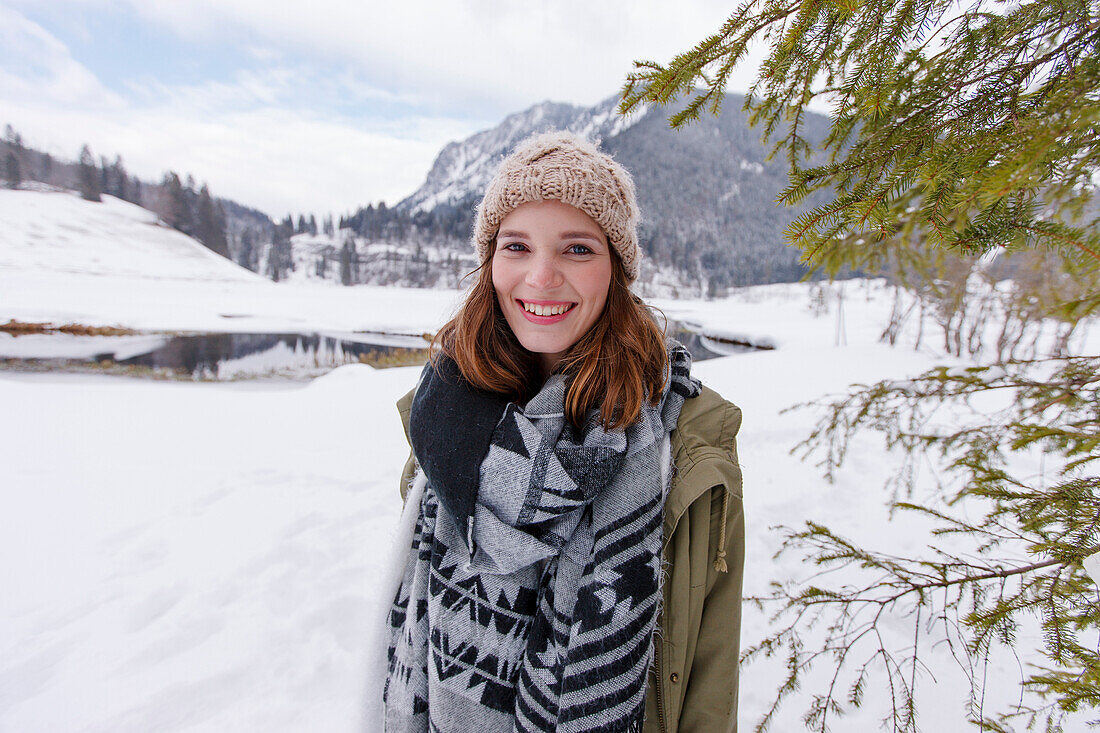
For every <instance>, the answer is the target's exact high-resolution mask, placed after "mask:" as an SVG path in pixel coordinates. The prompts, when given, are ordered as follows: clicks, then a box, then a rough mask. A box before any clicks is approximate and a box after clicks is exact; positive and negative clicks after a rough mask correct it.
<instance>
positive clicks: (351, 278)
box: [340, 235, 358, 285]
mask: <svg viewBox="0 0 1100 733" xmlns="http://www.w3.org/2000/svg"><path fill="white" fill-rule="evenodd" d="M353 258H354V259H358V258H357V256H356V253H355V240H354V239H353V238H352V237H351V236H350V235H349V236H348V237H347V238H346V239H345V240H344V246H343V247H341V248H340V283H341V284H342V285H354V284H355V281H356V277H355V276H356V270H357V269H358V268H356V270H353V269H352V260H353Z"/></svg>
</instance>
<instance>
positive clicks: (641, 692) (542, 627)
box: [384, 342, 700, 733]
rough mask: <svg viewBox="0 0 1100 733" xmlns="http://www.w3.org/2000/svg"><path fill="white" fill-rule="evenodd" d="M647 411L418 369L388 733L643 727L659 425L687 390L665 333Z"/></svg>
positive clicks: (659, 479)
mask: <svg viewBox="0 0 1100 733" xmlns="http://www.w3.org/2000/svg"><path fill="white" fill-rule="evenodd" d="M669 364H670V378H669V379H668V380H667V382H666V389H665V393H664V394H663V395H662V398H661V400H660V401H659V403H658V404H657V405H656V406H651V405H648V404H647V405H644V406H643V409H642V415H641V419H640V420H639V421H637V422H636V423H635V424H633V425H631V426H630V427H628V428H626V429H625V430H623V429H619V430H615V431H610V432H608V431H605V430H604V429H603V428H602V426H601V425H600V422H599V413H598V411H596V410H593V411H591V413H590V414H589V415H588V419H587V421H586V423H585V425H584V427H583V428H582V429H580V430H577V429H575V428H574V427H573V426H572V425H571V424H570V423H569V421H568V420H566V418H565V411H564V399H565V393H566V389H567V386H568V382H567V380H566V378H565V377H563V376H561V375H554V376H551V377H550V379H549V380H548V381H547V382H546V384H545V385H544V386H543V388H542V390H541V391H540V392H539V393H538V394H537V395H536V396H535V397H534V398H533V399H532V400H531V401H530V402H528V403H527V404H526V405H524V406H523V407H519V406H517V405H515V404H510V403H507V402H506V401H504V400H502V399H500V398H498V397H496V396H493V395H489V394H486V393H483V392H480V391H477V390H475V389H473V388H472V387H471V386H470V385H469V384H468V383H467V382H465V381H464V380H463V379H462V377H461V375H460V373H459V371H458V368H457V366H456V365H455V364H454V362H453V361H450V360H449V359H446V358H443V359H441V361H440V362H439V364H438V367H437V369H433V368H432V367H431V366H430V365H429V366H428V367H426V368H425V371H424V374H423V376H422V377H421V382H420V385H419V387H418V389H417V393H416V397H415V399H414V401H413V406H412V413H411V416H410V417H411V420H410V434H411V437H412V443H413V450H414V453H415V455H416V456H417V460H418V463H419V464H420V470H421V471H422V472H423V474H424V478H426V481H427V484H426V487H425V490H424V492H423V495H422V499H421V501H420V508H419V517H418V518H417V522H416V528H415V530H414V533H413V543H412V547H411V548H410V552H409V556H408V561H407V564H406V567H405V573H404V577H403V579H402V581H401V585H400V588H399V590H398V592H397V595H396V598H395V599H394V601H393V605H392V607H391V609H390V612H389V627H390V648H389V675H388V678H387V681H386V687H385V693H384V700H385V716H386V731H388V732H389V733H405V732H406V731H409V732H412V731H416V732H418V733H424V732H427V731H431V732H433V733H434V732H436V731H439V732H441V733H452V732H455V731H462V732H463V733H469V732H471V731H472V732H474V733H497V732H498V731H499V732H501V733H504V732H510V731H513V730H515V731H524V732H526V731H560V732H561V733H580V732H581V731H603V732H610V731H626V730H635V729H638V730H640V728H641V723H642V717H643V714H644V706H645V684H646V674H647V671H648V668H649V665H650V662H651V660H652V656H653V647H652V635H653V630H654V627H655V625H656V621H657V614H658V611H659V603H660V563H661V527H662V513H663V512H662V510H663V507H664V499H665V494H666V492H667V488H668V487H667V485H666V484H667V475H668V466H667V465H663V464H664V463H667V462H668V461H669V457H668V455H667V440H668V435H669V432H670V431H671V430H672V429H673V428H674V427H675V425H676V421H677V419H678V418H679V414H680V408H681V407H682V406H683V403H684V400H685V399H686V398H689V397H693V396H695V395H697V394H698V393H699V390H700V387H699V383H698V381H696V380H694V379H693V378H692V377H691V375H690V370H691V358H690V356H689V355H688V353H687V351H686V350H685V349H684V348H683V347H682V346H680V345H679V344H677V343H675V342H670V350H669Z"/></svg>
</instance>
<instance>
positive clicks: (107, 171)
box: [99, 155, 115, 196]
mask: <svg viewBox="0 0 1100 733" xmlns="http://www.w3.org/2000/svg"><path fill="white" fill-rule="evenodd" d="M99 191H100V193H105V194H107V195H108V196H114V195H115V193H114V191H115V187H114V182H113V181H112V180H111V164H110V163H108V162H107V156H105V155H101V156H99Z"/></svg>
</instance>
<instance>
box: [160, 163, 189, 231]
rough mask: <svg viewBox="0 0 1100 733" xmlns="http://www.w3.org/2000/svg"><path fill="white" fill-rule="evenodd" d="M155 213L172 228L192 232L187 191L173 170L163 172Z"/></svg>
mask: <svg viewBox="0 0 1100 733" xmlns="http://www.w3.org/2000/svg"><path fill="white" fill-rule="evenodd" d="M157 198H158V205H157V213H158V214H160V216H161V218H162V219H164V222H165V223H166V224H168V226H170V227H172V228H173V229H178V230H179V231H181V232H183V233H184V234H191V233H192V232H193V227H192V221H191V207H190V204H189V202H188V198H187V192H186V191H185V190H184V187H183V183H181V182H180V177H179V176H178V175H177V174H176V172H175V171H168V172H167V173H166V174H164V180H162V181H161V183H160V193H159V196H158V197H157Z"/></svg>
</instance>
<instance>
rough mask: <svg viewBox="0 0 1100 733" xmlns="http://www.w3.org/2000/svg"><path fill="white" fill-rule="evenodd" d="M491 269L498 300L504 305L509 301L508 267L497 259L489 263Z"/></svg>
mask: <svg viewBox="0 0 1100 733" xmlns="http://www.w3.org/2000/svg"><path fill="white" fill-rule="evenodd" d="M489 267H490V270H489V272H490V273H491V278H492V283H493V290H495V291H496V293H497V300H498V301H500V302H502V303H503V302H504V301H506V300H508V296H507V292H508V290H509V289H510V287H509V285H508V267H507V266H506V265H504V264H502V263H501V262H500V260H497V259H495V258H494V259H493V261H492V262H490V263H489Z"/></svg>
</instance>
